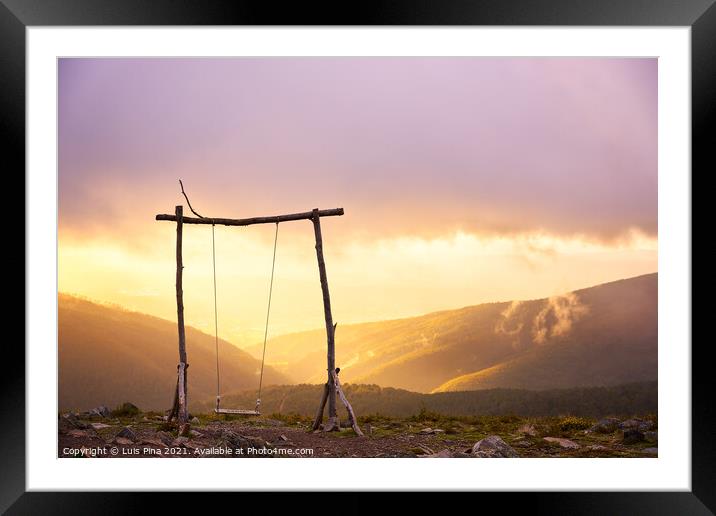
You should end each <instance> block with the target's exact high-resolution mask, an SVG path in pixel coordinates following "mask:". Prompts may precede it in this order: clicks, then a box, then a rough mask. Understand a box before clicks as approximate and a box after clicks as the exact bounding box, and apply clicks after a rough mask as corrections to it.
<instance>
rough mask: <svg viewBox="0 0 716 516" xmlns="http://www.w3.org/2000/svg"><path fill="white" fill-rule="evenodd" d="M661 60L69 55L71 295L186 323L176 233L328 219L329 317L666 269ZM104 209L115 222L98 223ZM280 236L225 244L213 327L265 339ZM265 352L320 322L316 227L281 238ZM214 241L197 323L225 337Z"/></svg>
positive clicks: (62, 70)
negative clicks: (245, 220) (661, 215)
mask: <svg viewBox="0 0 716 516" xmlns="http://www.w3.org/2000/svg"><path fill="white" fill-rule="evenodd" d="M656 70H657V64H656V60H653V59H485V58H475V59H472V58H462V59H446V58H434V59H422V58H411V59H399V58H370V59H368V58H355V59H325V58H303V59H239V58H237V59H205V60H198V59H185V60H172V59H166V60H165V59H162V60H156V59H152V60H149V59H146V60H142V59H104V60H93V59H62V60H60V65H59V100H60V112H59V126H60V131H59V134H60V151H59V162H60V165H59V206H60V214H59V290H60V291H61V292H67V293H73V294H79V295H82V296H87V297H90V298H92V299H94V300H99V301H102V302H108V303H116V304H119V305H122V306H125V307H128V308H130V309H134V310H138V311H142V312H146V313H149V314H152V315H156V316H159V317H163V318H167V319H172V320H173V319H174V318H175V317H176V305H175V297H174V273H175V270H174V267H175V261H174V260H175V254H174V253H175V225H174V224H173V223H171V222H158V221H155V220H154V217H155V215H156V214H158V213H173V210H174V206H175V205H178V204H184V205H185V210H186V211H188V208H187V207H186V203H185V202H184V201H183V198H182V197H181V192H180V190H179V184H178V179H180V178H181V179H182V180H183V181H184V183H185V186H186V188H187V192H188V194H189V196H190V198H191V201H192V204H193V205H194V206H195V208H196V209H197V210H198V211H199V212H201V213H202V214H203V215H206V216H220V217H234V218H239V217H249V216H261V215H274V214H278V213H291V212H299V211H307V210H310V209H312V208H316V207H318V208H335V207H343V208H344V209H345V215H344V216H342V217H331V218H327V219H324V220H323V222H322V227H323V238H324V252H325V253H326V264H327V269H328V281H329V284H330V289H331V300H332V303H333V315H334V320H336V321H338V322H339V323H349V322H360V321H374V320H385V319H392V318H400V317H407V316H412V315H418V314H423V313H427V312H431V311H437V310H444V309H450V308H458V307H462V306H467V305H474V304H478V303H483V302H492V301H509V300H515V299H534V298H541V297H547V296H551V295H554V294H558V293H562V292H567V291H569V290H573V289H577V288H583V287H587V286H591V285H595V284H598V283H603V282H607V281H611V280H615V279H620V278H627V277H632V276H637V275H640V274H645V273H650V272H655V271H657V268H658V266H657V265H658V256H657V222H656V221H657V206H656V193H657V163H656V144H657V140H656V127H657V126H656V109H657V106H656V95H657V90H656ZM97 213H101V214H102V215H103V216H102V217H97V216H96V214H97ZM273 231H274V226H273V225H270V224H269V225H265V226H252V227H249V228H226V227H218V226H217V228H216V250H217V279H218V301H219V302H218V306H219V332H220V334H221V336H223V337H224V338H226V339H228V340H230V341H231V342H233V343H235V344H238V345H251V344H255V343H256V341H258V340H259V339H260V338H261V337H262V334H263V326H262V325H263V323H264V320H265V310H266V300H267V295H268V283H269V275H270V272H271V253H272V244H273ZM278 240H279V244H278V252H277V262H276V279H275V286H274V294H273V308H272V310H273V312H272V316H271V326H270V330H269V332H270V335H279V334H284V333H288V332H291V331H294V330H299V329H309V328H320V327H321V326H322V325H323V309H322V303H321V290H320V285H319V282H318V272H317V267H316V254H315V250H314V247H313V246H314V241H313V231H312V227H311V224H310V222H307V221H298V222H291V223H285V224H281V225H280V227H279V237H278ZM211 244H212V242H211V228H210V226H189V225H187V226H185V234H184V264H185V270H184V295H185V297H184V302H185V310H186V322H187V324H189V325H192V326H195V327H197V328H199V329H202V330H205V331H207V332H213V324H214V319H213V317H214V313H213V290H212V267H211V264H212V262H211Z"/></svg>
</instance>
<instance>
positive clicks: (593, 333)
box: [249, 273, 657, 392]
mask: <svg viewBox="0 0 716 516" xmlns="http://www.w3.org/2000/svg"><path fill="white" fill-rule="evenodd" d="M325 346H326V344H325V330H314V331H306V332H301V333H294V334H289V335H283V336H280V337H276V338H274V339H271V340H270V341H269V343H268V346H267V361H268V363H272V364H276V367H277V368H279V369H280V370H281V371H282V372H284V373H285V374H287V375H288V376H290V377H291V378H292V379H293V380H294V382H296V383H301V382H305V383H319V382H323V381H325V380H324V377H325ZM257 350H258V348H256V349H249V351H251V352H252V353H256V351H257ZM279 364H280V365H279ZM336 364H337V365H338V366H340V367H341V376H342V377H343V378H344V381H349V382H352V383H366V384H377V385H380V386H383V387H396V388H402V389H407V390H411V391H418V392H431V391H455V390H475V389H488V388H496V387H505V388H523V389H554V388H568V387H579V386H599V385H617V384H623V383H629V382H641V381H650V380H656V379H657V274H656V273H654V274H647V275H644V276H638V277H635V278H630V279H625V280H619V281H614V282H611V283H605V284H603V285H598V286H595V287H591V288H586V289H582V290H577V291H575V292H571V293H566V294H564V295H561V296H555V297H552V298H548V299H538V300H531V301H521V302H511V303H510V302H506V303H487V304H482V305H478V306H471V307H466V308H461V309H458V310H448V311H443V312H436V313H432V314H428V315H424V316H420V317H411V318H406V319H400V320H393V321H382V322H374V323H364V324H349V325H340V324H339V326H338V329H337V332H336Z"/></svg>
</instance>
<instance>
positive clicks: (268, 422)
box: [261, 419, 286, 426]
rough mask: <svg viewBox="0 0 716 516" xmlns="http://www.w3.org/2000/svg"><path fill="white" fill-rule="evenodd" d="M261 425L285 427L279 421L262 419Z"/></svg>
mask: <svg viewBox="0 0 716 516" xmlns="http://www.w3.org/2000/svg"><path fill="white" fill-rule="evenodd" d="M261 424H262V425H266V426H286V424H285V423H284V422H283V421H279V420H278V419H262V420H261Z"/></svg>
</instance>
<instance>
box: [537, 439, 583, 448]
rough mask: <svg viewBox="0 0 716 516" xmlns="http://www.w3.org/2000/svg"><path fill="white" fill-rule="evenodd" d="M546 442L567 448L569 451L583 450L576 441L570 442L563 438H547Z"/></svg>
mask: <svg viewBox="0 0 716 516" xmlns="http://www.w3.org/2000/svg"><path fill="white" fill-rule="evenodd" d="M544 440H545V441H547V442H548V443H555V444H559V445H560V446H561V447H562V448H567V449H569V450H576V449H577V448H581V446H579V445H578V444H577V443H575V442H574V441H570V440H569V439H563V438H562V437H545V438H544Z"/></svg>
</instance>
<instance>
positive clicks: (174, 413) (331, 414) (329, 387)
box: [155, 180, 363, 435]
mask: <svg viewBox="0 0 716 516" xmlns="http://www.w3.org/2000/svg"><path fill="white" fill-rule="evenodd" d="M179 184H180V185H181V193H182V195H183V196H184V198H185V199H186V202H187V204H188V205H189V209H190V210H191V212H192V213H193V214H194V215H196V217H197V218H193V217H184V214H183V206H181V205H179V206H176V208H175V210H174V215H169V214H159V215H157V216H156V217H155V219H156V220H165V221H172V222H176V225H177V229H176V231H177V241H176V262H177V268H176V298H177V329H178V333H179V365H178V366H177V383H176V390H175V392H174V402H173V404H172V409H171V411H170V412H169V416H168V420H169V421H171V420H172V419H174V418H176V419H177V420H178V421H179V422H180V423H181V424H182V425H183V426H185V427H188V423H187V422H188V419H189V417H188V414H189V411H188V408H187V407H188V400H187V386H188V378H187V370H188V367H189V364H188V362H187V353H186V334H185V331H184V292H183V287H182V284H183V282H182V276H183V274H182V272H183V269H184V264H183V260H182V229H183V225H184V224H211V226H212V231H211V239H212V262H213V272H214V340H215V343H216V391H217V392H216V408H215V409H214V412H216V413H218V414H243V415H249V416H258V415H260V414H261V411H260V408H261V386H262V383H263V371H264V365H265V360H266V341H267V337H268V324H269V316H270V313H271V295H272V291H273V278H274V270H275V265H276V245H277V242H278V225H279V223H281V222H286V221H295V220H310V221H311V222H312V223H313V230H314V234H315V237H316V258H317V259H318V272H319V277H320V281H321V291H322V293H323V311H324V315H325V319H326V337H327V344H328V345H327V366H328V367H327V369H326V370H327V372H328V379H327V382H326V384H325V388H324V392H323V396H322V398H321V401H320V404H319V410H318V412H317V414H316V418H315V421H314V424H313V427H312V429H313V430H316V429H317V428H318V427H319V426H320V423H321V421H322V419H323V411H324V408H325V406H326V404H327V405H328V421H327V422H326V424H325V425H324V426H323V430H324V431H326V432H328V431H337V430H340V424H339V421H338V415H337V413H336V394H337V393H338V394H339V395H340V398H341V401H342V402H343V404H344V405H345V406H346V409H347V411H348V417H349V419H350V422H351V426H352V427H353V429H354V431H355V432H356V433H357V434H358V435H363V433H362V432H361V430H360V428H359V426H358V423H357V420H356V417H355V414H354V412H353V409H352V407H351V406H350V403H348V399H347V398H346V397H345V394H344V393H343V390H342V389H341V386H340V382H339V380H338V376H337V373H338V370H337V369H336V364H335V357H336V355H335V329H336V328H335V325H334V324H333V316H332V314H331V298H330V294H329V292H328V279H327V275H326V264H325V261H324V258H323V239H322V237H321V217H334V216H340V215H343V208H335V209H329V210H319V209H318V208H315V209H313V210H312V211H309V212H304V213H290V214H285V215H275V216H273V217H253V218H247V219H226V218H207V217H203V216H201V215H199V214H198V213H197V212H196V211H195V210H194V208H192V206H191V202H189V197H187V195H186V193H185V192H184V185H183V184H182V182H181V180H179ZM272 223H275V224H276V232H275V235H274V248H273V260H272V265H271V281H270V284H269V296H268V306H267V309H266V326H265V329H264V345H263V356H262V358H261V374H260V376H259V388H258V396H257V399H256V406H255V408H254V409H253V410H251V409H231V408H221V407H220V402H221V389H220V381H219V332H218V326H219V324H218V310H217V301H216V245H215V235H214V226H216V225H217V224H220V225H222V226H250V225H253V224H272Z"/></svg>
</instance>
